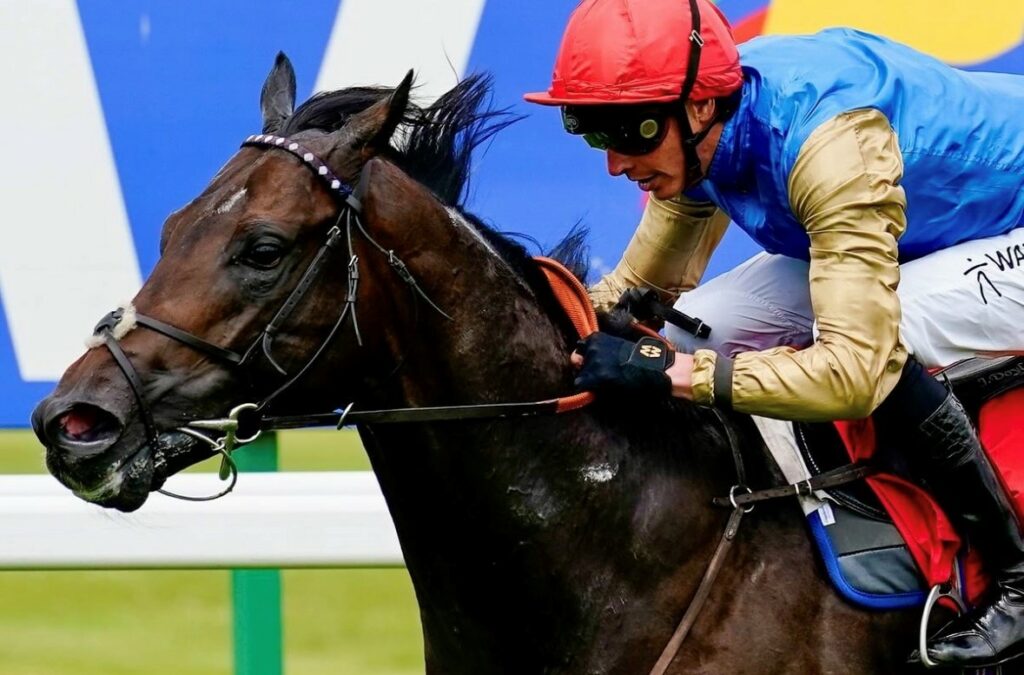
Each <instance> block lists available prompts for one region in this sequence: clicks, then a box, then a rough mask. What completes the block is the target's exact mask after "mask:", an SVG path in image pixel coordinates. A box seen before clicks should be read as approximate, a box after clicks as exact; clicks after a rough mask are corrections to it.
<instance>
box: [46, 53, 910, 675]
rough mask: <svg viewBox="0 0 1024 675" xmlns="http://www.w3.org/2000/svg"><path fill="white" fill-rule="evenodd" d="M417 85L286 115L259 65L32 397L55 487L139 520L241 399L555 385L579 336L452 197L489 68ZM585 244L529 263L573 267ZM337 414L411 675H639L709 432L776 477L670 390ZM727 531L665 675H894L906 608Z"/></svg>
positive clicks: (699, 500) (709, 483)
mask: <svg viewBox="0 0 1024 675" xmlns="http://www.w3.org/2000/svg"><path fill="white" fill-rule="evenodd" d="M410 87H411V72H410V77H407V78H406V79H405V80H403V82H402V83H401V84H400V85H399V86H397V87H394V88H387V87H363V88H350V89H344V90H340V91H336V92H329V93H323V94H318V95H316V96H314V97H313V98H311V99H310V100H308V101H306V102H305V103H303V104H302V105H300V106H299V107H298V108H296V107H295V76H294V72H293V70H292V67H291V65H290V63H289V62H288V61H287V59H286V58H285V57H284V56H283V55H279V57H278V59H277V61H276V62H275V64H274V67H273V68H272V70H271V72H270V74H269V76H268V77H267V79H266V82H265V84H264V86H263V90H262V95H261V99H260V104H261V111H262V117H263V134H262V135H260V136H257V137H255V138H257V139H258V141H252V142H249V143H246V144H245V145H243V147H242V148H241V149H240V150H239V151H238V152H237V154H235V155H234V156H233V157H231V158H230V159H229V160H228V162H227V164H225V165H224V167H223V168H222V169H221V170H220V171H219V172H218V173H217V174H216V175H215V176H214V177H213V179H212V181H211V182H210V183H209V185H208V186H207V187H206V189H205V190H204V191H203V192H202V193H201V194H200V195H199V196H197V197H196V198H195V199H194V200H193V201H191V202H190V203H189V204H187V205H185V206H184V207H183V208H181V209H180V210H178V211H176V212H174V213H172V214H171V215H170V216H169V217H168V219H167V220H166V222H165V224H164V225H163V230H162V236H161V242H160V258H159V261H158V262H157V264H156V266H155V268H154V270H153V271H152V274H151V275H150V276H149V278H148V279H147V280H146V281H145V283H144V285H143V286H142V288H141V290H140V291H139V292H138V294H137V295H136V296H135V298H134V299H133V301H132V302H131V304H130V305H128V306H126V307H124V308H122V310H120V311H119V312H118V313H116V314H112V315H110V316H108V317H106V318H105V319H104V321H102V322H101V324H100V326H99V328H98V332H97V340H96V344H95V345H94V348H91V349H89V350H88V351H86V352H85V354H84V355H83V356H82V357H81V358H79V359H78V360H77V361H76V362H75V363H73V364H72V365H71V366H70V367H69V368H68V369H67V371H66V372H65V373H64V375H63V377H62V378H61V379H60V381H59V383H58V384H57V386H56V388H55V390H54V391H53V392H52V393H51V394H50V395H49V396H48V397H46V398H45V399H44V400H43V401H42V402H41V403H40V404H39V405H38V407H37V408H36V409H35V411H34V412H33V420H32V421H33V426H34V428H35V430H36V433H37V434H38V436H39V438H40V439H41V441H42V442H43V444H44V445H45V446H46V464H47V467H48V468H49V470H50V471H51V472H52V474H53V475H54V476H55V477H56V478H57V479H58V480H59V481H61V482H62V483H63V484H64V485H66V486H67V487H68V488H70V489H71V490H72V491H73V492H74V493H75V494H76V495H78V496H79V497H81V498H83V499H86V500H88V501H90V502H94V503H96V504H100V505H103V506H106V507H111V508H115V509H120V510H122V511H131V510H134V509H137V508H139V507H140V506H142V504H143V503H144V502H145V501H146V498H147V496H148V495H149V493H150V492H151V491H153V490H157V489H161V488H162V486H163V483H164V481H165V480H166V478H167V477H168V476H169V475H172V474H173V473H175V472H177V471H180V470H181V469H183V468H185V467H186V466H189V465H191V464H194V463H196V462H198V461H201V460H203V459H206V458H208V457H209V456H211V453H212V452H214V450H215V449H211V447H210V445H209V444H208V443H205V442H203V440H202V439H200V438H197V435H196V433H195V432H194V430H191V433H186V431H190V430H188V429H187V425H188V423H189V422H190V421H194V420H202V419H208V418H223V417H224V415H225V414H226V411H227V410H228V408H229V407H230V406H234V405H235V404H237V403H242V402H250V401H256V400H262V401H263V402H264V407H265V409H266V410H268V411H272V412H273V413H274V414H277V415H290V414H291V415H295V414H304V413H309V412H310V411H317V412H329V411H333V410H336V409H339V408H341V407H343V406H346V405H347V404H348V403H350V402H351V403H354V405H355V409H357V410H358V409H363V408H366V409H372V408H381V409H393V408H403V409H409V408H414V409H419V408H429V407H436V406H449V405H467V404H502V403H508V402H523V401H536V400H550V399H552V397H556V398H557V397H563V396H566V395H568V394H571V393H572V392H573V380H574V375H575V372H574V368H573V367H572V365H571V364H570V360H569V354H570V352H571V351H572V349H573V347H574V345H575V343H576V340H577V339H578V335H577V334H576V332H575V331H574V329H573V326H572V324H571V323H570V322H569V321H568V320H567V318H566V315H565V313H564V311H563V310H562V309H561V307H560V306H559V304H558V302H557V300H556V298H555V297H554V295H553V292H552V290H551V288H550V286H549V285H548V283H547V281H546V279H545V277H544V275H543V274H542V273H541V271H540V270H539V268H538V265H537V263H536V262H535V261H534V260H533V259H532V258H531V257H530V255H529V254H528V253H527V251H526V249H525V247H524V246H523V245H522V244H521V243H519V242H518V241H516V240H514V239H513V238H511V237H508V236H505V235H503V234H501V233H499V232H498V231H497V230H495V229H494V228H492V227H491V226H489V225H487V224H485V223H484V222H483V221H482V220H481V219H480V218H478V217H476V216H473V215H472V214H470V213H469V212H468V211H467V210H466V209H465V208H464V207H463V206H462V203H463V198H464V195H465V192H466V185H467V181H468V178H469V175H470V167H471V161H472V154H473V150H474V148H476V147H477V146H479V144H480V143H482V142H484V141H486V140H487V139H489V138H491V137H492V136H493V135H494V134H495V133H498V132H499V131H500V130H501V128H503V127H504V126H505V125H507V124H509V123H511V122H512V121H514V120H513V119H512V118H511V117H510V116H509V115H508V114H507V113H506V112H503V111H501V110H495V109H493V108H492V107H491V104H490V103H489V100H490V99H489V80H488V78H487V77H486V76H480V75H476V76H471V77H468V78H466V79H464V80H463V81H462V82H460V83H459V84H458V85H457V86H456V87H454V88H453V89H452V90H451V91H449V92H448V93H447V94H445V95H444V96H442V97H441V98H440V99H439V100H438V101H437V102H436V103H434V104H432V105H430V106H416V105H413V104H412V103H410V100H409V92H410ZM293 145H294V146H295V148H294V149H292V150H291V151H289V150H288V148H291V146H293ZM325 177H326V178H325ZM353 186H355V187H354V188H353ZM353 189H354V192H352V190H353ZM354 205H356V206H358V207H359V212H358V214H354V210H355V207H354ZM353 219H355V220H354V221H353ZM353 222H354V223H355V225H354V226H353ZM583 236H584V235H583V232H582V231H580V230H573V231H571V232H570V235H569V236H568V237H567V238H566V240H565V241H564V242H563V243H562V244H560V245H559V246H557V247H556V250H555V251H554V252H553V253H552V255H554V256H556V257H560V258H562V259H563V260H566V261H568V262H569V264H570V266H572V267H574V268H575V270H576V271H577V273H579V274H581V275H582V274H583V272H584V271H585V270H584V269H583V265H582V264H581V263H582V261H583V260H584V258H585V253H584V252H583V246H584V242H583ZM147 317H148V318H147ZM104 347H106V348H104ZM229 404H230V406H229ZM358 430H359V433H360V435H361V438H362V440H363V443H364V445H365V448H366V451H367V453H368V455H369V458H370V461H371V464H372V467H373V470H374V472H375V474H376V477H377V479H378V481H379V483H380V486H381V489H382V491H383V493H384V496H385V498H386V500H387V504H388V508H389V509H390V512H391V515H392V517H393V520H394V524H395V528H396V530H397V532H398V536H399V540H400V542H401V548H402V552H403V555H404V557H405V561H406V565H407V568H408V572H409V575H410V577H411V579H412V583H413V586H414V588H415V593H416V598H417V601H418V604H419V608H420V616H421V620H422V629H423V645H424V653H425V662H426V672H427V673H429V674H431V675H434V674H440V673H445V674H452V673H456V674H457V673H473V674H479V673H516V674H523V673H565V674H580V675H583V674H586V675H592V674H597V673H645V672H649V671H650V670H651V669H652V666H653V664H654V663H655V661H656V660H657V659H658V658H659V654H661V653H662V650H663V648H664V647H665V645H666V643H667V642H668V641H669V639H670V636H672V635H673V632H674V629H675V628H676V626H677V624H678V623H679V620H680V617H681V616H682V615H683V614H684V612H685V610H686V608H687V605H688V603H689V602H690V600H691V598H692V597H693V596H694V594H695V592H696V591H697V589H698V586H699V585H700V581H701V578H702V575H703V574H704V571H705V568H706V567H707V565H708V562H709V560H710V559H711V557H712V556H713V555H714V552H715V550H716V546H717V544H718V542H719V541H720V540H721V535H722V531H723V528H724V527H725V526H726V522H727V519H728V518H729V511H728V509H717V508H714V507H712V506H711V501H712V498H713V497H716V496H722V495H723V494H727V493H728V490H729V488H730V486H732V485H734V484H736V482H737V477H736V468H735V467H734V461H733V458H732V453H731V451H730V447H731V445H733V444H735V445H738V446H739V447H740V448H742V454H743V455H744V456H745V458H746V465H747V473H748V478H749V481H750V483H751V484H753V485H767V484H769V483H771V482H772V481H773V479H774V477H775V475H774V471H773V469H772V466H770V465H769V462H768V460H767V459H766V451H765V449H764V447H763V445H762V441H761V440H760V439H759V436H758V435H757V433H756V431H755V430H754V428H753V425H752V423H751V421H750V420H749V418H745V417H743V416H741V415H738V414H732V413H729V414H726V415H723V414H720V413H716V412H715V411H714V410H711V409H708V408H703V407H699V406H696V405H694V404H692V403H689V402H686V401H681V400H679V401H663V400H635V399H622V398H614V397H613V398H601V397H598V398H597V400H596V401H595V402H594V403H592V404H591V405H589V406H586V407H583V408H581V409H578V410H575V411H572V412H567V413H564V414H557V415H536V416H531V417H521V418H520V417H493V418H480V419H436V420H432V421H415V422H409V423H405V424H386V423H373V422H365V423H360V424H359V425H358ZM730 439H735V440H734V441H732V440H730ZM220 450H221V451H222V452H223V448H221V449H220ZM743 522H744V525H743V529H742V530H740V532H739V533H738V535H737V536H736V538H735V544H734V545H733V547H732V549H731V551H730V552H729V553H728V557H727V559H726V560H725V562H724V565H723V566H722V568H721V572H720V574H719V576H718V579H717V581H716V582H715V583H714V585H713V586H711V587H710V594H709V596H708V598H707V601H706V603H705V604H704V607H703V609H702V611H701V612H700V614H699V615H698V616H697V619H696V623H695V624H694V625H693V628H692V630H691V632H690V634H689V636H688V637H687V639H686V641H685V642H683V643H682V645H681V647H680V648H679V650H678V652H677V653H676V654H675V656H674V658H673V659H672V661H671V667H670V669H669V672H671V673H795V672H800V673H882V672H897V671H898V672H907V670H908V666H906V665H905V663H904V661H905V658H906V654H907V652H908V651H909V648H910V646H911V645H912V644H913V642H912V641H913V636H914V634H915V629H916V618H917V617H916V616H912V615H911V614H910V613H908V612H892V613H885V614H880V613H871V612H867V611H864V610H861V609H857V608H855V607H853V606H851V605H848V604H846V603H845V602H844V601H842V600H841V599H840V598H839V597H838V596H837V594H836V593H835V592H833V590H832V589H831V588H830V587H829V585H828V583H827V581H826V580H825V576H824V574H823V572H822V570H821V568H820V565H819V564H818V563H817V562H816V554H815V552H814V550H813V549H812V545H811V542H810V540H809V537H808V535H807V531H806V527H805V524H804V521H803V517H802V514H801V513H800V511H799V509H798V507H797V506H796V505H795V504H794V503H790V502H788V501H787V502H781V501H777V502H769V503H765V504H763V505H760V506H759V507H758V511H757V512H756V513H755V514H752V515H750V516H747V517H746V519H745V520H744V521H743Z"/></svg>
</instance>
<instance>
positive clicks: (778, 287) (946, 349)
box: [666, 227, 1024, 367]
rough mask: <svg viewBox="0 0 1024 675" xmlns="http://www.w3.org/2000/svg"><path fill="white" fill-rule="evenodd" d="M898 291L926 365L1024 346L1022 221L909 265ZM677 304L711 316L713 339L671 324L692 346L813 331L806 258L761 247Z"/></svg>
mask: <svg viewBox="0 0 1024 675" xmlns="http://www.w3.org/2000/svg"><path fill="white" fill-rule="evenodd" d="M898 294H899V298H900V305H901V308H902V311H903V318H902V320H901V322H900V331H901V333H902V336H903V342H904V343H905V344H906V346H907V349H908V350H909V351H910V352H911V353H912V354H914V355H916V356H917V359H918V360H919V361H921V363H922V364H924V365H925V366H926V367H935V366H948V365H951V364H953V363H955V362H957V361H961V360H963V359H966V358H969V357H972V356H981V355H1001V354H1007V353H1024V227H1019V228H1017V229H1016V230H1013V231H1012V232H1009V233H1007V234H1003V235H999V236H997V237H991V238H989V239H977V240H974V241H968V242H964V243H961V244H958V245H956V246H953V247H951V248H947V249H944V250H942V251H937V252H935V253H932V254H931V255H927V256H925V257H923V258H919V259H917V260H914V261H913V262H909V263H906V264H904V265H901V266H900V285H899V289H898ZM675 306H676V309H678V310H679V311H681V312H685V313H687V314H689V315H691V316H695V317H698V318H700V319H702V320H703V321H704V322H705V323H707V324H708V325H710V326H711V335H710V336H709V337H708V339H706V340H701V339H698V338H695V337H693V336H692V335H689V334H688V333H684V332H682V331H681V330H679V329H678V328H676V327H675V326H671V325H669V326H667V327H666V334H667V336H668V338H669V339H670V340H671V341H672V342H673V343H675V344H676V346H677V347H678V348H679V349H681V350H683V351H686V352H689V353H691V354H692V353H693V350H695V349H702V348H703V349H714V350H715V351H718V352H719V353H722V354H726V355H728V356H733V355H735V354H737V353H738V352H743V351H760V350H763V349H769V348H771V347H777V346H780V345H788V346H792V347H797V348H800V347H806V346H807V345H809V344H811V342H812V341H813V339H814V338H813V335H814V312H813V311H812V310H811V296H810V289H809V287H808V263H806V262H804V261H803V260H797V259H794V258H787V257H785V256H781V255H770V254H768V253H760V254H758V255H756V256H754V257H753V258H751V259H750V260H748V261H746V262H745V263H743V264H742V265H740V266H739V267H737V268H736V269H734V270H732V271H730V272H727V273H725V274H723V275H721V276H719V277H716V278H715V279H712V280H711V281H709V282H707V283H706V284H703V285H701V286H699V287H698V288H696V289H694V290H692V291H690V292H688V293H684V294H683V295H682V296H681V297H680V298H679V300H678V301H677V302H676V305H675Z"/></svg>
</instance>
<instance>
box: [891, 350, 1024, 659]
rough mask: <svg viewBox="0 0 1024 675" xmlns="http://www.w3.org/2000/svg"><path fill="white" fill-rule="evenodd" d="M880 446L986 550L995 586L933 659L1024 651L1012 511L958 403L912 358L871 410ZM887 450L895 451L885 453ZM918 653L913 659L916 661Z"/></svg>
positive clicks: (945, 637)
mask: <svg viewBox="0 0 1024 675" xmlns="http://www.w3.org/2000/svg"><path fill="white" fill-rule="evenodd" d="M875 422H876V423H877V427H878V433H879V438H880V441H881V442H880V448H886V447H888V448H900V449H901V452H900V453H899V457H893V458H892V459H893V462H894V463H895V464H897V465H899V464H902V468H903V470H905V471H907V472H909V473H910V474H911V475H912V476H913V477H914V478H915V479H916V480H918V481H919V482H921V483H922V484H923V485H924V487H925V488H927V489H928V491H929V492H930V493H931V495H932V496H933V497H934V498H935V500H936V501H937V502H938V503H939V505H940V506H941V507H942V509H943V511H945V512H946V515H947V516H949V518H950V520H952V521H953V524H954V525H956V527H957V530H959V531H960V532H961V533H963V534H966V535H967V536H969V537H970V539H971V542H972V543H973V545H974V546H975V547H977V548H978V549H979V550H980V551H981V553H982V554H983V555H984V559H985V562H986V564H987V565H988V566H989V569H990V570H991V571H992V573H993V576H994V578H995V581H996V584H997V591H998V594H996V595H995V596H994V597H993V598H992V603H991V604H989V605H986V606H983V607H979V608H978V609H976V610H974V611H972V612H970V613H968V614H965V615H964V616H962V617H959V618H958V619H956V620H954V621H953V622H952V623H950V624H949V625H948V626H946V627H945V628H943V629H942V631H941V632H940V634H939V635H938V636H937V637H936V638H935V639H933V640H932V641H931V643H930V644H929V646H928V656H929V657H930V658H931V660H932V661H934V662H935V663H939V664H942V665H948V666H979V667H980V666H987V665H994V664H996V663H999V662H1002V661H1006V660H1009V659H1011V658H1014V657H1016V656H1018V655H1020V654H1021V653H1022V652H1024V539H1022V537H1021V532H1020V529H1019V527H1018V523H1017V516H1016V513H1015V512H1014V510H1013V506H1012V505H1011V504H1010V500H1009V498H1008V497H1007V496H1006V494H1005V493H1004V491H1003V486H1002V484H1001V483H1000V482H999V479H998V477H997V476H996V474H995V471H994V470H993V468H992V465H991V464H990V463H989V461H988V457H987V456H986V455H985V452H984V450H982V448H981V442H980V441H979V440H978V436H977V434H975V432H974V427H973V425H972V424H971V421H970V419H969V418H968V417H967V414H966V413H965V412H964V409H963V407H962V406H961V405H960V402H959V401H957V399H956V397H955V396H953V395H952V394H951V393H949V392H948V391H947V390H946V388H945V387H944V386H942V384H940V383H939V382H937V381H936V380H935V378H933V377H932V376H930V375H929V374H928V373H927V372H926V371H925V369H924V368H923V367H922V366H921V365H920V364H919V363H918V362H917V361H915V360H914V359H913V358H911V359H909V360H908V361H907V365H906V366H905V367H904V369H903V374H902V376H901V378H900V381H899V383H898V384H897V385H896V387H895V388H894V389H893V391H892V393H891V394H890V395H889V396H888V398H886V400H885V402H884V403H882V405H881V406H879V408H878V410H877V411H876V412H875ZM890 454H893V453H891V452H890ZM917 658H918V655H917V654H916V652H915V654H914V655H913V656H912V657H911V659H912V660H917Z"/></svg>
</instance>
